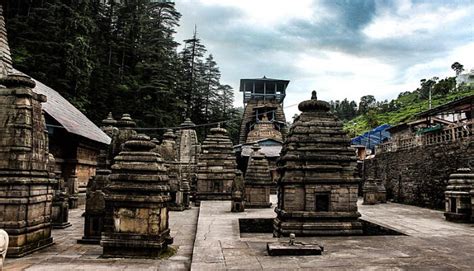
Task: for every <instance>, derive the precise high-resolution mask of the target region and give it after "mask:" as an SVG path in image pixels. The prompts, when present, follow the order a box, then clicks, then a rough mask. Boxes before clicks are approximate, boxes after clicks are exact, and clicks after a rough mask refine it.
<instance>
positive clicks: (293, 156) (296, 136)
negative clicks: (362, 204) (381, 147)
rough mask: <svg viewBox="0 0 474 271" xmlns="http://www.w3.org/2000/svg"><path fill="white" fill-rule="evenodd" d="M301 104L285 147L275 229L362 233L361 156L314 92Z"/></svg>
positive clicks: (281, 232) (277, 233) (301, 232)
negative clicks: (358, 165)
mask: <svg viewBox="0 0 474 271" xmlns="http://www.w3.org/2000/svg"><path fill="white" fill-rule="evenodd" d="M298 108H299V110H300V111H302V112H303V113H301V115H300V116H298V117H297V118H296V119H295V122H294V123H293V125H292V127H291V128H290V131H289V133H288V137H287V139H286V140H285V142H284V144H283V149H282V152H281V158H280V159H281V160H280V163H279V170H280V173H281V175H280V176H281V177H280V179H279V181H278V189H279V193H278V194H279V195H278V206H277V208H276V209H275V212H276V213H277V218H275V220H274V235H275V236H281V235H285V236H287V235H288V234H290V233H295V234H296V235H297V236H302V235H307V236H314V235H356V234H362V224H361V222H359V221H358V217H359V216H360V214H359V212H358V211H357V189H358V182H359V179H357V178H355V177H354V173H355V167H356V161H357V160H356V157H355V153H354V150H353V149H352V148H351V147H350V139H349V138H348V137H347V135H346V133H345V132H344V131H343V130H342V122H341V121H338V120H336V118H335V117H334V116H333V114H331V113H330V112H329V104H328V103H327V102H324V101H318V100H317V98H316V92H313V96H312V98H311V100H308V101H304V102H302V103H300V104H299V107H298Z"/></svg>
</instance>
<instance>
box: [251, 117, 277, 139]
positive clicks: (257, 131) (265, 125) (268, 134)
mask: <svg viewBox="0 0 474 271" xmlns="http://www.w3.org/2000/svg"><path fill="white" fill-rule="evenodd" d="M264 138H268V139H274V140H278V141H283V136H282V134H281V132H280V131H278V130H277V129H275V125H273V123H272V122H271V121H269V120H268V117H267V115H263V116H262V119H261V120H259V121H258V122H257V123H255V125H254V128H253V130H251V131H250V132H249V133H248V134H247V139H246V142H247V143H252V142H256V141H257V140H259V139H264Z"/></svg>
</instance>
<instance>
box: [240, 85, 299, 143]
mask: <svg viewBox="0 0 474 271" xmlns="http://www.w3.org/2000/svg"><path fill="white" fill-rule="evenodd" d="M289 83H290V81H289V80H280V79H271V78H266V77H265V76H264V77H263V78H258V79H241V80H240V92H243V94H244V105H245V111H244V116H243V118H242V124H241V126H240V136H239V144H244V143H250V142H247V141H248V134H249V133H250V132H251V131H252V130H254V129H255V128H256V124H258V123H260V122H262V121H264V122H270V123H272V124H273V125H271V126H268V127H270V129H272V130H270V131H265V132H264V133H262V137H265V138H268V134H272V132H274V133H275V137H277V134H278V135H279V136H280V137H285V136H286V133H287V127H286V119H285V113H284V112H283V100H284V99H285V96H286V87H287V86H288V84H289ZM252 138H253V139H252V140H254V139H255V137H254V136H253V137H252Z"/></svg>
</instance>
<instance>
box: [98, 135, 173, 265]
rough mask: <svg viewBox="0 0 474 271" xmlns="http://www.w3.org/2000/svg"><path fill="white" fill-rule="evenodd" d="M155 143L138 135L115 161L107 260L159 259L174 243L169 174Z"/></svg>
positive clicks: (108, 207) (107, 210) (107, 220)
mask: <svg viewBox="0 0 474 271" xmlns="http://www.w3.org/2000/svg"><path fill="white" fill-rule="evenodd" d="M155 147H156V146H155V144H154V143H152V142H151V141H150V138H149V137H148V136H146V135H143V134H139V135H134V136H133V137H132V138H131V139H130V140H128V141H127V142H126V143H125V144H124V147H123V149H122V151H121V152H120V153H119V155H118V156H117V157H115V159H114V164H113V165H112V174H110V177H109V184H108V185H107V186H106V193H105V221H104V232H103V234H102V240H101V242H100V244H101V246H102V247H103V253H102V256H103V257H145V258H156V257H158V256H159V254H160V252H162V251H163V250H164V249H166V248H167V246H168V244H171V243H172V242H173V239H172V238H171V236H170V229H169V223H168V218H169V216H168V209H167V205H168V203H169V202H170V200H171V197H170V196H169V185H168V175H167V173H166V167H165V165H164V162H163V160H162V159H161V157H160V155H159V154H158V153H156V152H153V151H151V150H152V149H153V148H155Z"/></svg>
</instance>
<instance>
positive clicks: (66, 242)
mask: <svg viewBox="0 0 474 271" xmlns="http://www.w3.org/2000/svg"><path fill="white" fill-rule="evenodd" d="M83 212H84V209H74V210H70V212H69V221H70V222H71V223H72V226H71V227H69V228H66V229H58V230H53V239H54V242H55V244H54V245H53V246H50V247H48V248H46V249H43V250H41V251H38V252H35V253H33V254H30V255H28V256H25V257H23V258H18V259H10V258H7V259H6V262H5V266H4V270H5V271H8V270H44V271H59V270H108V271H112V270H189V268H190V265H191V257H192V251H193V243H194V236H195V234H196V223H197V219H198V213H199V208H197V207H193V208H192V209H190V210H185V211H183V212H170V221H169V223H170V229H171V236H173V237H174V242H173V244H172V246H173V247H174V248H177V252H176V254H175V255H174V256H172V257H170V258H168V259H167V260H152V259H122V258H112V259H103V258H100V255H101V253H102V247H101V246H100V245H84V244H78V243H77V242H76V241H77V240H78V239H80V238H82V234H83V225H84V218H83V217H82V216H81V215H82V213H83Z"/></svg>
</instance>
